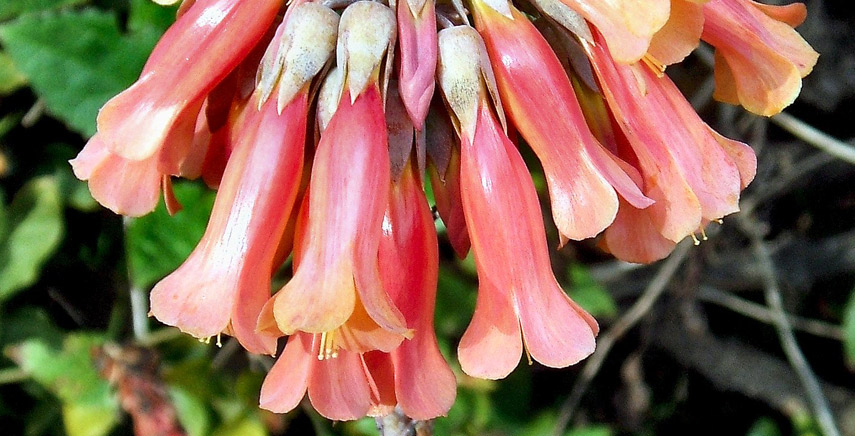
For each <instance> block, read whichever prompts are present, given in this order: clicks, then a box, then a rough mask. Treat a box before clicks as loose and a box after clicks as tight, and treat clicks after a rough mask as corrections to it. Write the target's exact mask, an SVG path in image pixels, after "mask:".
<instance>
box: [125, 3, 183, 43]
mask: <svg viewBox="0 0 855 436" xmlns="http://www.w3.org/2000/svg"><path fill="white" fill-rule="evenodd" d="M179 4H180V3H175V5H172V6H161V5H159V4H157V3H155V2H153V1H152V0H131V10H130V12H129V13H128V29H130V30H131V31H133V32H141V31H142V32H149V31H154V32H156V33H157V34H158V35H159V34H162V33H163V32H165V31H166V29H167V28H169V26H170V25H172V23H174V22H175V14H176V12H177V11H178V5H179Z"/></svg>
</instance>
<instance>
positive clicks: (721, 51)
mask: <svg viewBox="0 0 855 436" xmlns="http://www.w3.org/2000/svg"><path fill="white" fill-rule="evenodd" d="M805 14H806V12H805V7H804V5H803V4H800V3H797V4H791V5H787V6H771V5H763V4H760V3H756V2H753V1H750V0H711V1H710V2H708V3H707V4H705V5H704V18H705V24H704V32H703V36H702V38H703V39H704V41H706V42H708V43H710V44H711V45H712V46H714V47H715V48H716V56H715V82H716V90H715V94H714V97H715V98H716V99H718V100H721V101H723V102H726V103H731V104H740V105H742V106H743V107H744V108H745V109H747V110H749V111H751V112H753V113H755V114H758V115H764V116H771V115H774V114H777V113H778V112H780V111H782V110H783V109H784V108H785V107H787V106H789V105H790V104H791V103H792V102H793V101H794V100H795V99H796V97H797V96H798V95H799V91H801V85H802V80H801V79H802V77H805V76H807V75H808V74H809V73H810V72H811V70H812V69H813V66H814V65H815V64H816V60H817V58H818V57H819V54H818V53H817V52H816V51H814V50H813V48H811V46H810V45H809V44H808V43H807V42H806V41H805V40H804V39H803V38H802V37H801V36H800V35H799V34H798V32H796V31H795V30H794V29H793V27H795V26H797V25H799V24H801V22H802V20H804V17H805Z"/></svg>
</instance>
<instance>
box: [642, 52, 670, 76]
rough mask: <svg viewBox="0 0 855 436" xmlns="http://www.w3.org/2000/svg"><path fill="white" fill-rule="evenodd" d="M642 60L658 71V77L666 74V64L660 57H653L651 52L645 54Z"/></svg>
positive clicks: (654, 70)
mask: <svg viewBox="0 0 855 436" xmlns="http://www.w3.org/2000/svg"><path fill="white" fill-rule="evenodd" d="M641 61H642V62H644V64H645V65H647V66H648V67H650V69H651V70H653V72H654V73H656V77H662V76H664V75H665V64H663V63H662V62H660V61H659V59H656V58H655V57H653V56H652V55H651V54H650V53H647V54H646V55H644V57H643V58H641Z"/></svg>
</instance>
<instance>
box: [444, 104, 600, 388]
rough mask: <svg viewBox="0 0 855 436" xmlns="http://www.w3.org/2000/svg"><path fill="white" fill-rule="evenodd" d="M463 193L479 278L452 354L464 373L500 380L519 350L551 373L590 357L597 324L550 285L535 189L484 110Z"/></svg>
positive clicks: (464, 167) (466, 146)
mask: <svg viewBox="0 0 855 436" xmlns="http://www.w3.org/2000/svg"><path fill="white" fill-rule="evenodd" d="M461 186H462V192H463V207H464V210H465V212H466V224H467V226H468V228H469V235H470V237H471V239H472V251H473V252H474V254H475V264H476V266H477V269H478V279H479V287H478V301H477V303H476V306H475V314H474V316H473V318H472V322H471V323H470V325H469V327H468V328H467V329H466V332H465V333H464V335H463V338H462V339H461V340H460V346H459V348H458V355H459V359H460V366H461V367H462V368H463V371H464V372H466V373H467V374H469V375H471V376H474V377H481V378H488V379H497V378H503V377H505V376H507V375H508V374H510V372H511V371H512V370H513V369H514V368H515V367H516V365H517V363H518V362H519V359H520V355H521V353H522V345H523V344H524V345H525V347H526V349H527V352H528V353H529V354H530V356H531V358H533V359H534V360H536V361H538V362H540V363H542V364H544V365H546V366H549V367H554V368H562V367H565V366H568V365H573V364H575V363H577V362H579V361H580V360H582V359H584V358H585V357H587V356H588V355H590V354H591V353H593V352H594V336H595V335H596V333H597V331H598V329H597V323H596V321H594V319H593V318H591V317H590V315H588V314H587V313H585V312H584V310H582V309H581V308H579V307H578V306H577V305H576V304H575V303H573V301H572V300H570V298H569V297H567V295H566V294H565V293H564V291H563V290H562V289H561V287H560V286H559V285H558V283H557V282H556V281H555V277H554V276H553V275H552V271H551V269H550V263H549V256H548V254H547V253H548V251H547V250H548V249H547V246H546V236H545V231H544V228H543V221H542V218H541V216H540V214H539V207H538V202H537V193H536V191H535V189H534V184H533V183H532V181H531V178H530V176H529V174H528V170H527V169H526V167H525V164H524V163H523V160H522V157H521V156H520V155H519V152H518V151H517V150H516V148H515V147H514V145H513V144H512V143H511V141H510V140H509V139H507V137H506V136H504V134H503V133H502V132H501V129H500V127H499V125H498V123H497V122H496V120H495V119H494V118H493V116H492V114H491V113H490V112H489V109H488V108H487V107H482V109H481V111H480V113H479V119H478V124H477V126H476V129H475V134H474V136H473V137H472V138H471V140H470V141H466V140H464V141H463V146H462V156H461ZM521 339H522V342H521Z"/></svg>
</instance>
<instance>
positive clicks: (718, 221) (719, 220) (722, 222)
mask: <svg viewBox="0 0 855 436" xmlns="http://www.w3.org/2000/svg"><path fill="white" fill-rule="evenodd" d="M715 222H717V223H719V225H721V224H724V221H722V219H721V218H719V219H717V220H715Z"/></svg>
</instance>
